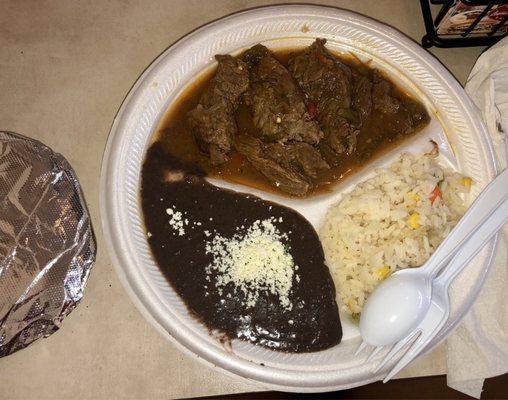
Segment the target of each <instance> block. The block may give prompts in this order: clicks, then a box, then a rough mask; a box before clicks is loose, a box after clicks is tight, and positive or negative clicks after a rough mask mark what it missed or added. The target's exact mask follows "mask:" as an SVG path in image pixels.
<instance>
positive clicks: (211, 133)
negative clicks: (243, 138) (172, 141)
mask: <svg viewBox="0 0 508 400" xmlns="http://www.w3.org/2000/svg"><path fill="white" fill-rule="evenodd" d="M215 58H216V59H217V61H218V63H219V65H218V67H217V72H216V74H215V76H214V77H213V78H212V80H211V82H210V86H209V87H208V90H207V91H206V92H205V93H204V95H203V96H202V97H201V99H200V101H199V104H198V105H197V106H196V108H194V109H193V110H192V111H190V112H189V114H188V120H189V126H190V128H191V130H192V131H193V133H194V137H195V138H196V142H197V144H198V145H199V147H200V148H201V150H202V151H204V152H206V153H208V154H209V155H210V162H211V163H212V164H213V165H218V164H222V163H224V162H226V161H227V160H228V153H229V151H230V150H231V147H232V143H233V139H234V136H235V134H236V122H235V117H234V113H235V110H236V108H237V107H238V103H239V101H240V96H241V95H242V93H243V92H245V91H246V90H247V89H248V87H249V76H248V71H247V65H246V64H245V63H244V62H243V61H242V60H240V59H238V58H234V57H232V56H229V55H217V56H216V57H215Z"/></svg>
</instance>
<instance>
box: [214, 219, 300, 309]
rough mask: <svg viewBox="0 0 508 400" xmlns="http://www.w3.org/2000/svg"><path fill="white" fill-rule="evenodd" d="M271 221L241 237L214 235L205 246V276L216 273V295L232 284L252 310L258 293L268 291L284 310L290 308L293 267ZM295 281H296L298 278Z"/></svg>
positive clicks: (258, 223)
mask: <svg viewBox="0 0 508 400" xmlns="http://www.w3.org/2000/svg"><path fill="white" fill-rule="evenodd" d="M275 221H276V220H275V218H270V219H265V220H263V221H260V220H257V221H255V222H254V223H253V224H252V226H250V227H249V228H248V229H247V231H246V232H245V233H243V234H239V233H237V234H235V235H234V236H233V237H232V238H225V237H222V236H220V235H217V236H215V237H214V238H213V240H212V241H211V242H207V244H206V253H207V254H212V255H213V261H212V263H211V264H210V265H208V266H207V268H206V271H207V273H209V274H210V273H212V272H217V279H216V286H217V289H218V293H219V295H222V290H223V288H224V287H225V286H226V285H228V284H229V283H233V285H234V286H235V288H236V289H237V290H240V291H242V292H243V293H244V294H245V298H246V306H247V307H253V306H254V305H255V304H256V301H257V299H258V297H259V293H260V292H261V291H269V292H270V293H272V294H273V295H276V296H277V297H278V298H279V302H280V304H281V305H282V306H283V307H284V308H285V309H287V310H291V309H292V307H293V306H292V304H291V302H290V301H289V294H290V292H291V288H292V285H293V275H294V269H295V267H296V266H295V264H294V260H293V257H292V256H291V254H289V253H288V251H287V250H286V247H285V245H284V244H283V242H282V240H287V239H288V238H287V235H286V234H284V233H282V234H281V233H280V232H279V230H278V229H277V228H276V227H275V225H274V224H273V223H274V222H275ZM298 279H299V278H298Z"/></svg>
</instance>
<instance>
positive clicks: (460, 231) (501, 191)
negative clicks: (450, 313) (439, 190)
mask: <svg viewBox="0 0 508 400" xmlns="http://www.w3.org/2000/svg"><path fill="white" fill-rule="evenodd" d="M507 197H508V169H505V170H504V171H503V172H501V173H500V174H499V175H498V176H497V177H496V178H495V179H494V180H493V181H492V182H491V183H489V184H488V185H487V187H486V188H485V189H484V190H483V191H482V192H481V193H480V195H479V196H478V197H477V198H476V200H475V201H474V202H473V204H472V205H471V206H470V207H469V209H468V210H467V211H466V213H465V214H464V216H463V217H462V218H461V219H460V221H459V222H458V223H457V225H455V228H453V229H452V231H451V232H450V233H449V235H448V236H447V237H446V239H445V240H444V241H443V242H442V243H441V245H440V246H439V247H438V248H437V249H436V251H435V252H434V254H432V256H431V257H430V258H429V259H428V261H427V262H426V263H425V264H424V265H423V268H424V269H426V270H427V271H428V272H429V277H430V279H433V278H434V277H435V276H436V274H437V273H438V272H439V271H440V270H441V268H443V267H444V266H445V265H447V264H448V263H449V262H450V260H451V259H452V257H454V256H455V254H456V253H457V251H458V250H459V249H460V248H461V247H462V245H463V244H464V243H465V242H466V241H467V240H468V239H469V238H470V237H471V235H473V234H474V233H475V230H476V228H477V227H478V226H480V225H482V223H483V222H484V221H485V220H486V219H487V218H489V216H490V215H491V214H492V213H493V212H494V211H495V210H496V209H497V207H499V205H500V204H501V203H502V202H503V201H504V200H505V199H506V198H507Z"/></svg>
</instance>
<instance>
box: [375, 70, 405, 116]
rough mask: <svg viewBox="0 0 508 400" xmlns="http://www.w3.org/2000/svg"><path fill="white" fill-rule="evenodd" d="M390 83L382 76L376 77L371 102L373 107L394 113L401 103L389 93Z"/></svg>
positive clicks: (386, 112)
mask: <svg viewBox="0 0 508 400" xmlns="http://www.w3.org/2000/svg"><path fill="white" fill-rule="evenodd" d="M390 92H391V84H390V82H388V81H387V80H384V79H382V78H379V79H377V81H376V82H374V85H373V87H372V103H373V106H374V109H375V110H377V111H380V112H382V113H384V114H394V113H396V112H397V111H398V110H399V108H400V106H401V104H400V101H399V100H398V99H396V98H395V97H392V96H391V95H390Z"/></svg>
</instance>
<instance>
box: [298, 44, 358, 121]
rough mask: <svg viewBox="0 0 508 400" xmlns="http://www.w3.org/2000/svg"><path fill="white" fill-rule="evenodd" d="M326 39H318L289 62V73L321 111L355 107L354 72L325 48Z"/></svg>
mask: <svg viewBox="0 0 508 400" xmlns="http://www.w3.org/2000/svg"><path fill="white" fill-rule="evenodd" d="M325 43H326V39H316V41H315V42H314V43H313V44H312V45H311V46H310V47H308V48H307V49H306V50H305V51H304V52H303V53H301V54H299V55H297V56H296V57H293V58H291V59H290V60H289V70H290V72H291V73H292V74H293V76H294V77H295V78H296V80H297V81H298V83H299V84H300V86H301V87H302V89H303V90H304V92H305V93H306V94H307V95H308V96H309V98H310V99H311V100H312V101H313V102H314V103H315V104H316V106H317V108H318V112H326V111H328V112H330V111H332V110H335V109H340V108H349V107H350V106H351V84H352V77H351V70H350V68H349V67H348V66H347V65H344V64H343V63H341V62H340V61H339V60H337V59H336V58H335V57H334V56H333V55H332V54H330V52H329V51H328V50H327V49H326V47H325Z"/></svg>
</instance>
